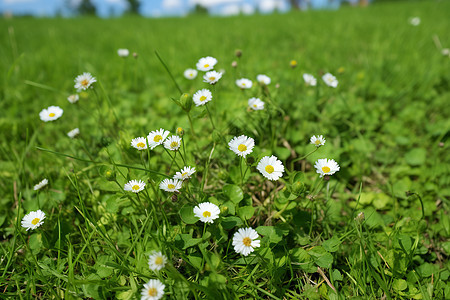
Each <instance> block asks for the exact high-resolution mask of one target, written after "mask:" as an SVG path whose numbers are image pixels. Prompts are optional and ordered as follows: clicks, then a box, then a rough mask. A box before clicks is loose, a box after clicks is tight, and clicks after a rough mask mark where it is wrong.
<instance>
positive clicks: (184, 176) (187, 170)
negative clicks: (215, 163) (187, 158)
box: [173, 166, 195, 180]
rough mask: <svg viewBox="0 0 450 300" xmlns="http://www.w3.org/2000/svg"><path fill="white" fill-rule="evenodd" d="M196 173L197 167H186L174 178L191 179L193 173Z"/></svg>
mask: <svg viewBox="0 0 450 300" xmlns="http://www.w3.org/2000/svg"><path fill="white" fill-rule="evenodd" d="M194 173H195V167H193V168H191V167H189V166H188V167H184V168H183V169H181V172H177V173H176V174H175V175H174V176H173V179H179V180H185V179H189V178H191V175H192V174H194Z"/></svg>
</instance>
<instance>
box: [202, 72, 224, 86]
mask: <svg viewBox="0 0 450 300" xmlns="http://www.w3.org/2000/svg"><path fill="white" fill-rule="evenodd" d="M220 78H222V73H221V72H216V71H209V72H206V74H205V75H203V82H206V83H209V84H216V82H217V81H219V79H220Z"/></svg>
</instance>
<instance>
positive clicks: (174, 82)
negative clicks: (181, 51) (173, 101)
mask: <svg viewBox="0 0 450 300" xmlns="http://www.w3.org/2000/svg"><path fill="white" fill-rule="evenodd" d="M155 54H156V57H158V59H159V61H160V62H161V64H162V65H163V66H164V69H166V71H167V73H168V74H169V76H170V79H172V82H173V84H174V85H175V87H176V88H177V90H178V91H179V92H180V95H182V94H183V91H182V90H181V88H180V86H179V85H178V83H177V82H176V81H175V78H174V77H173V75H172V73H171V72H170V70H169V68H168V67H167V65H166V63H165V62H164V61H163V59H162V58H161V56H159V53H158V51H156V50H155Z"/></svg>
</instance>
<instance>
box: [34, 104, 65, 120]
mask: <svg viewBox="0 0 450 300" xmlns="http://www.w3.org/2000/svg"><path fill="white" fill-rule="evenodd" d="M62 114H63V110H62V109H61V108H60V107H59V106H49V107H47V108H44V109H43V110H41V112H40V113H39V117H40V118H41V120H42V121H44V122H48V121H54V120H56V119H59V118H60V117H61V116H62Z"/></svg>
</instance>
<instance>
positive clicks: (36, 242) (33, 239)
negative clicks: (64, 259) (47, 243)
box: [29, 233, 43, 254]
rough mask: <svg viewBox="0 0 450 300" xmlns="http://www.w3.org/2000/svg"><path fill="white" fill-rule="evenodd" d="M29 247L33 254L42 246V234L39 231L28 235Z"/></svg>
mask: <svg viewBox="0 0 450 300" xmlns="http://www.w3.org/2000/svg"><path fill="white" fill-rule="evenodd" d="M29 245H30V249H31V250H32V252H33V253H34V254H36V253H39V251H40V250H41V248H42V246H43V242H42V234H41V233H34V234H32V235H31V236H30V240H29Z"/></svg>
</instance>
